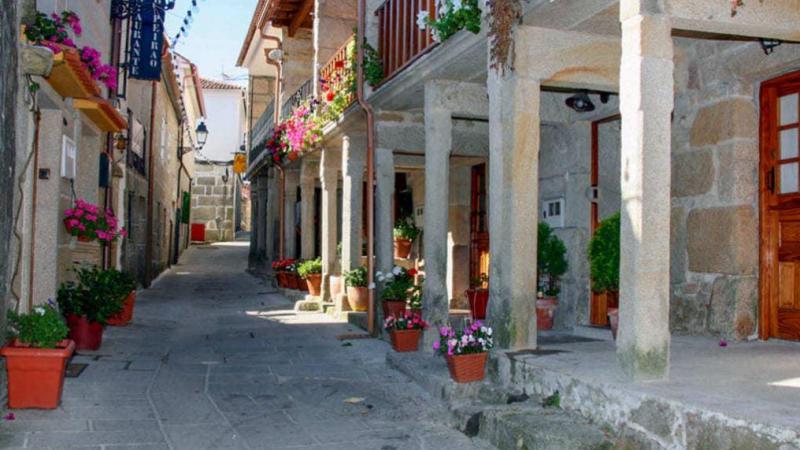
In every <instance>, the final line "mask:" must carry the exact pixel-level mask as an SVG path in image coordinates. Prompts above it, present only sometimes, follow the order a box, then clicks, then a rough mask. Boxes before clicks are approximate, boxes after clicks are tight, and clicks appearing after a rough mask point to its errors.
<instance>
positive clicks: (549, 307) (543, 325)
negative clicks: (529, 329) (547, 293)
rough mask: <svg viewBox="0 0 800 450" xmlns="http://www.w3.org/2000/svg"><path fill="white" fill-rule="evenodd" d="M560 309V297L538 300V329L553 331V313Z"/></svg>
mask: <svg viewBox="0 0 800 450" xmlns="http://www.w3.org/2000/svg"><path fill="white" fill-rule="evenodd" d="M557 307H558V297H542V298H537V299H536V328H537V329H539V330H551V329H553V313H555V311H556V308H557Z"/></svg>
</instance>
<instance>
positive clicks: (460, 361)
mask: <svg viewBox="0 0 800 450" xmlns="http://www.w3.org/2000/svg"><path fill="white" fill-rule="evenodd" d="M487 355H488V353H486V352H483V353H471V354H468V355H452V356H450V355H447V356H445V358H446V359H447V370H449V371H450V378H452V379H453V381H455V382H456V383H472V382H473V381H481V380H483V377H484V375H485V374H486V356H487Z"/></svg>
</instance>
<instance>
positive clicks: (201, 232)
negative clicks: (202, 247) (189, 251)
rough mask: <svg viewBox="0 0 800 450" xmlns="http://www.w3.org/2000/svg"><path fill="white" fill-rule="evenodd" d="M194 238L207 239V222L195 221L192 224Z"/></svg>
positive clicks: (199, 240) (202, 240) (201, 240)
mask: <svg viewBox="0 0 800 450" xmlns="http://www.w3.org/2000/svg"><path fill="white" fill-rule="evenodd" d="M191 235H192V240H193V241H197V242H205V241H206V224H204V223H193V224H192V233H191Z"/></svg>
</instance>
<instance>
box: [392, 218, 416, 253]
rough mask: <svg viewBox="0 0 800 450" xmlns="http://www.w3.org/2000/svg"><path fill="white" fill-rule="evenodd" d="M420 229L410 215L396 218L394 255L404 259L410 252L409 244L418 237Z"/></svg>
mask: <svg viewBox="0 0 800 450" xmlns="http://www.w3.org/2000/svg"><path fill="white" fill-rule="evenodd" d="M420 232H422V230H420V229H419V228H418V227H417V226H416V225H415V224H414V219H413V218H412V217H410V216H409V217H404V218H402V219H398V220H397V222H395V224H394V233H393V234H394V257H395V258H401V259H405V258H408V256H409V255H410V254H411V245H412V244H413V243H414V241H415V240H416V239H417V237H419V234H420Z"/></svg>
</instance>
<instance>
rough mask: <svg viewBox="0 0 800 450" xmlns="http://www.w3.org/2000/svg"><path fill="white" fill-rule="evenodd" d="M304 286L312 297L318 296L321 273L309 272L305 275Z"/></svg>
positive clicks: (320, 285)
mask: <svg viewBox="0 0 800 450" xmlns="http://www.w3.org/2000/svg"><path fill="white" fill-rule="evenodd" d="M306 286H307V289H308V293H309V294H311V295H313V296H314V297H319V296H320V294H321V290H322V289H321V288H322V274H321V273H311V274H308V275H307V276H306Z"/></svg>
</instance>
